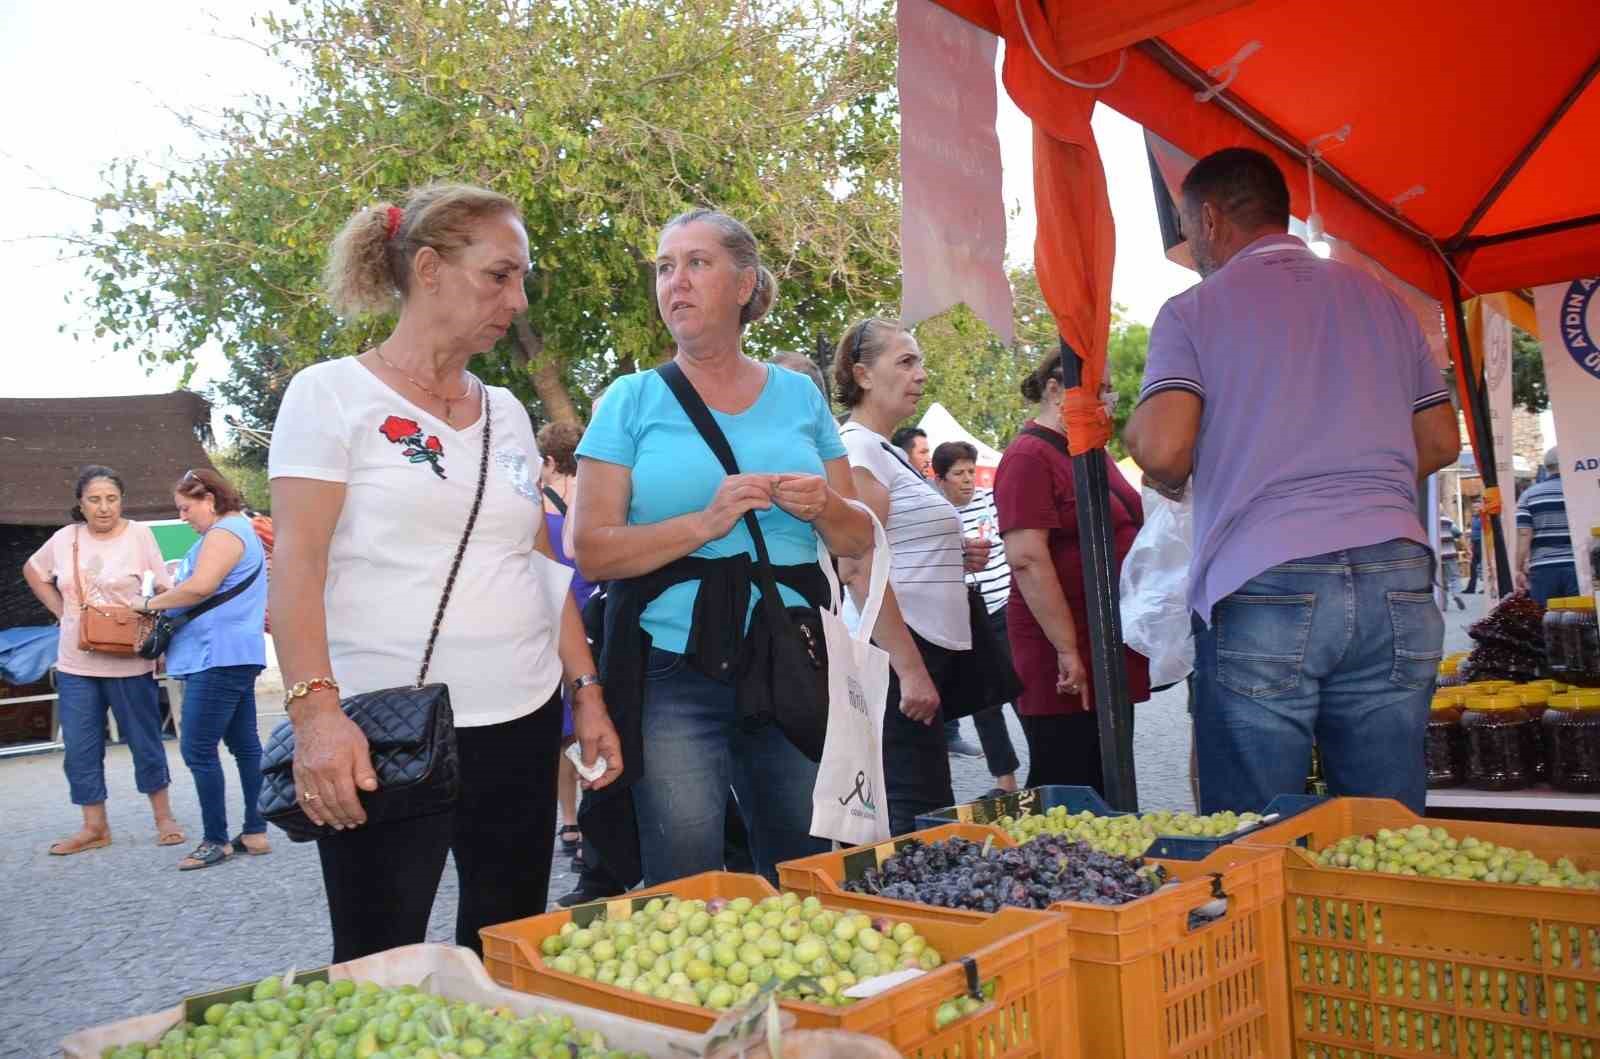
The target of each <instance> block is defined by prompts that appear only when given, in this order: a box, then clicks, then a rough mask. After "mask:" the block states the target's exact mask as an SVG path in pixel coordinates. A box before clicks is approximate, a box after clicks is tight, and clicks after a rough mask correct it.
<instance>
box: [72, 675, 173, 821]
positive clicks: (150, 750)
mask: <svg viewBox="0 0 1600 1059" xmlns="http://www.w3.org/2000/svg"><path fill="white" fill-rule="evenodd" d="M56 691H57V692H59V693H60V696H61V697H60V701H59V702H58V703H57V704H56V711H57V715H58V716H59V717H60V719H61V741H62V742H63V743H65V744H66V747H67V752H66V755H65V756H64V758H63V760H62V769H63V770H64V771H65V772H66V774H67V789H68V790H69V791H70V792H71V794H72V804H73V805H99V804H100V803H101V802H103V801H105V800H106V710H108V709H109V710H110V711H111V713H112V715H113V716H115V717H116V719H117V731H118V732H119V733H120V734H121V736H122V738H123V739H124V740H126V741H127V744H128V749H129V750H130V751H132V753H133V782H134V785H135V786H137V787H138V788H139V793H141V794H155V793H156V792H157V791H163V790H166V788H167V785H168V784H169V783H171V782H172V776H171V775H170V774H169V773H168V771H167V751H166V748H165V747H163V746H162V745H161V693H160V690H159V689H158V688H157V687H156V680H155V677H152V676H151V675H149V674H148V673H146V674H144V675H142V676H137V677H80V676H78V675H77V674H76V673H61V672H57V673H56Z"/></svg>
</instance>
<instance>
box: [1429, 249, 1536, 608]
mask: <svg viewBox="0 0 1600 1059" xmlns="http://www.w3.org/2000/svg"><path fill="white" fill-rule="evenodd" d="M1445 271H1446V272H1447V273H1448V274H1449V278H1450V311H1451V312H1454V313H1455V314H1456V334H1457V335H1458V336H1460V339H1461V366H1462V367H1463V368H1464V369H1465V370H1464V371H1462V372H1460V373H1459V375H1460V378H1461V385H1462V387H1463V388H1464V389H1465V391H1466V392H1465V393H1464V394H1462V398H1463V403H1464V404H1465V405H1466V406H1467V415H1469V416H1471V417H1472V427H1473V436H1474V437H1475V438H1476V439H1477V448H1475V449H1474V450H1473V453H1472V458H1473V460H1474V461H1476V463H1477V464H1478V474H1479V476H1480V477H1482V479H1483V487H1484V489H1485V490H1488V489H1490V488H1493V487H1496V486H1498V485H1499V484H1500V481H1499V475H1500V472H1499V469H1498V468H1497V467H1496V465H1495V461H1494V432H1493V430H1492V429H1491V428H1490V425H1489V395H1488V394H1487V393H1486V392H1485V391H1484V388H1483V387H1481V386H1479V385H1478V381H1479V378H1478V372H1477V369H1476V368H1474V367H1473V363H1472V341H1471V339H1469V338H1467V314H1466V313H1464V312H1462V311H1461V282H1460V281H1459V280H1458V279H1456V272H1455V269H1453V268H1451V269H1446V270H1445ZM1516 502H1517V483H1516V482H1515V481H1513V482H1512V483H1511V492H1510V495H1509V496H1507V495H1504V494H1502V495H1501V497H1500V504H1501V506H1502V507H1504V506H1505V505H1506V504H1515V503H1516ZM1435 517H1436V518H1437V516H1435ZM1485 521H1487V518H1486V519H1485ZM1501 525H1503V523H1498V524H1496V526H1495V527H1494V530H1493V531H1492V533H1485V534H1484V536H1485V537H1490V536H1492V538H1493V540H1494V570H1495V577H1496V583H1497V584H1498V585H1499V586H1500V591H1501V592H1506V593H1509V592H1510V591H1511V590H1512V580H1511V560H1510V559H1509V558H1508V557H1507V555H1506V542H1505V535H1504V534H1503V533H1501V532H1500V526H1501ZM1487 569H1488V567H1487V565H1485V570H1487ZM1490 605H1491V606H1493V603H1492V601H1491V604H1490Z"/></svg>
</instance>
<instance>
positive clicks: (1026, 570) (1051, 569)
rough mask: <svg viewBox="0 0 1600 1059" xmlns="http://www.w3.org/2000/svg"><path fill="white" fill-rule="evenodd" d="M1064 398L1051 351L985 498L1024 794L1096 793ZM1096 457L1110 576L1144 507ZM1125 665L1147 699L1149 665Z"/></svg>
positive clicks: (1095, 739) (1094, 732)
mask: <svg viewBox="0 0 1600 1059" xmlns="http://www.w3.org/2000/svg"><path fill="white" fill-rule="evenodd" d="M1064 392H1065V390H1064V388H1063V386H1062V382H1061V354H1060V353H1059V352H1057V353H1055V354H1053V355H1051V356H1050V357H1049V358H1048V359H1046V360H1045V361H1044V362H1043V363H1042V364H1040V365H1039V367H1038V368H1037V369H1035V370H1034V372H1033V374H1032V375H1029V376H1028V377H1027V378H1026V379H1024V380H1023V383H1022V395H1023V396H1024V397H1026V398H1027V399H1028V400H1030V401H1034V402H1036V403H1037V404H1038V411H1037V413H1036V414H1035V416H1034V418H1033V419H1032V420H1030V421H1029V423H1028V424H1027V425H1026V426H1025V427H1023V432H1022V433H1020V434H1018V435H1017V438H1016V440H1014V441H1013V442H1012V443H1011V444H1010V446H1009V447H1008V448H1007V449H1006V452H1005V456H1004V457H1002V458H1001V460H1000V467H999V469H998V470H997V471H996V472H995V479H994V500H995V507H996V508H997V509H998V510H999V513H1000V535H1001V537H1003V538H1004V539H1005V542H1006V556H1007V558H1008V559H1009V560H1010V562H1011V573H1012V578H1011V602H1010V609H1009V611H1008V614H1009V615H1010V618H1009V621H1008V623H1007V628H1008V632H1009V635H1010V640H1011V654H1012V661H1013V664H1014V665H1015V666H1016V670H1017V675H1018V676H1019V677H1021V678H1022V684H1023V691H1022V697H1021V698H1020V699H1019V700H1018V701H1017V703H1016V710H1017V715H1018V716H1019V717H1020V718H1021V719H1022V730H1023V732H1024V733H1025V734H1026V735H1027V737H1028V759H1029V768H1028V786H1029V787H1038V786H1043V785H1045V784H1057V783H1068V784H1083V785H1087V786H1090V787H1093V788H1095V789H1096V790H1098V791H1101V792H1102V793H1104V786H1105V784H1104V780H1103V779H1102V777H1101V773H1100V730H1099V727H1098V724H1097V722H1096V720H1095V716H1094V682H1093V679H1092V676H1091V674H1090V673H1089V671H1088V666H1089V662H1088V660H1089V657H1090V654H1089V631H1088V627H1087V625H1086V624H1085V616H1084V610H1085V608H1084V588H1083V559H1082V554H1081V553H1080V551H1079V549H1078V502H1077V494H1076V492H1074V485H1073V478H1072V460H1071V459H1070V458H1068V456H1067V454H1066V438H1065V436H1064V435H1063V434H1062V433H1061V398H1062V395H1063V393H1064ZM1041 433H1042V434H1044V436H1039V435H1040V434H1041ZM1102 456H1103V457H1104V459H1105V460H1106V463H1107V470H1108V472H1109V473H1108V475H1107V476H1108V477H1109V478H1110V480H1111V529H1112V540H1113V544H1114V550H1115V552H1116V556H1117V567H1118V569H1117V570H1113V571H1112V577H1113V578H1115V577H1117V576H1119V575H1120V573H1121V566H1122V559H1123V557H1124V556H1125V555H1127V554H1128V549H1129V548H1130V547H1132V545H1133V539H1134V537H1136V536H1137V535H1138V533H1139V527H1140V526H1141V525H1143V524H1144V508H1143V506H1142V505H1141V504H1140V502H1139V494H1138V493H1137V492H1135V491H1134V489H1133V487H1132V486H1130V485H1129V484H1128V483H1127V481H1126V479H1124V478H1123V477H1122V472H1121V471H1119V470H1117V468H1116V465H1115V464H1114V463H1113V462H1112V460H1111V456H1110V454H1109V453H1104V452H1103V453H1102ZM1124 658H1125V662H1126V664H1127V670H1128V694H1129V697H1130V698H1131V699H1132V700H1133V701H1134V702H1143V701H1144V700H1145V699H1148V698H1149V697H1150V673H1149V666H1148V664H1147V663H1146V662H1145V659H1144V657H1143V656H1142V655H1140V654H1137V653H1136V652H1134V651H1131V650H1127V649H1126V648H1124Z"/></svg>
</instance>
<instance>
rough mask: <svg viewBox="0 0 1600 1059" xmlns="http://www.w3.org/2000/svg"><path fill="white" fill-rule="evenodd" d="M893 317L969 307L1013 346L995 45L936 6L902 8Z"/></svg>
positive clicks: (911, 320)
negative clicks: (897, 271) (897, 297)
mask: <svg viewBox="0 0 1600 1059" xmlns="http://www.w3.org/2000/svg"><path fill="white" fill-rule="evenodd" d="M896 20H897V22H898V25H899V29H900V72H899V81H900V184H901V198H900V268H901V272H902V275H901V307H900V314H901V317H902V319H903V320H904V321H905V323H906V324H907V325H910V326H914V325H916V324H919V323H921V322H922V321H923V320H926V319H928V318H929V317H930V316H937V315H939V314H940V313H942V312H944V311H945V310H946V309H948V308H950V307H951V306H954V305H958V304H961V303H963V302H964V303H966V305H967V307H968V308H969V309H971V310H972V311H973V312H974V313H976V314H977V316H978V318H979V319H980V320H982V321H983V322H984V323H986V324H988V325H989V327H990V328H991V329H992V330H993V331H994V333H995V334H996V335H998V336H999V337H1000V340H1001V341H1002V342H1005V343H1006V344H1008V345H1009V344H1010V343H1011V340H1012V338H1013V327H1012V316H1011V283H1010V281H1009V280H1008V279H1007V278H1006V267H1005V262H1006V210H1005V200H1004V199H1003V198H1002V196H1001V190H1000V139H999V137H998V136H997V135H996V134H995V131H994V122H995V113H996V111H997V109H998V106H999V102H998V98H997V95H996V88H995V79H994V57H995V44H996V41H997V39H998V38H996V37H995V35H994V34H992V33H989V32H988V31H986V30H982V29H979V28H978V27H977V26H975V25H973V24H972V23H971V22H968V21H967V20H966V19H964V18H962V17H961V16H959V15H957V14H955V13H953V12H951V11H948V10H946V9H945V8H943V7H940V6H939V5H938V4H935V3H933V0H900V4H899V7H898V8H897V11H896Z"/></svg>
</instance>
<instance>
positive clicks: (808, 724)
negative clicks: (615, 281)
mask: <svg viewBox="0 0 1600 1059" xmlns="http://www.w3.org/2000/svg"><path fill="white" fill-rule="evenodd" d="M656 373H657V374H659V375H660V376H661V379H662V381H663V382H665V383H666V384H667V388H668V389H670V390H671V391H672V395H673V396H674V397H676V398H677V399H678V403H679V404H680V405H682V406H683V411H684V413H685V414H686V415H687V416H688V417H689V422H691V423H693V424H694V428H695V429H696V430H697V431H699V432H700V437H701V438H702V439H704V441H705V443H706V445H707V446H708V447H709V448H710V449H711V451H712V453H713V454H714V455H715V456H716V457H717V461H718V462H719V463H721V464H722V469H723V470H724V471H725V472H726V473H728V474H730V475H732V474H738V473H740V472H739V461H738V460H737V459H735V458H734V455H733V446H731V445H730V444H728V438H727V435H726V434H724V433H723V432H722V428H721V427H720V426H718V425H717V421H716V419H714V418H713V417H712V415H711V409H710V408H708V407H706V403H705V400H704V399H703V398H702V397H701V396H700V393H699V391H697V390H696V389H695V388H694V384H693V383H691V382H690V381H689V377H688V376H687V375H685V374H684V373H683V369H682V368H680V367H678V365H677V364H676V363H673V362H671V361H669V362H668V363H666V364H663V365H662V366H661V367H659V368H657V369H656ZM744 524H745V526H746V528H747V529H749V531H750V539H751V541H752V542H753V543H754V544H755V549H756V561H755V564H754V571H755V578H756V585H757V586H758V587H759V588H760V589H761V612H762V615H763V616H764V617H765V619H766V623H767V625H768V628H769V631H770V633H771V636H770V643H767V644H764V643H760V642H757V641H758V640H759V639H760V638H759V637H754V636H752V637H751V641H752V642H751V644H750V647H751V651H752V667H753V668H754V670H755V679H753V680H745V681H742V682H741V686H740V687H741V696H740V697H741V700H742V701H741V702H740V707H741V709H742V710H744V711H745V712H746V716H747V717H750V718H751V719H759V718H760V716H761V715H762V714H767V715H769V716H771V717H772V719H774V720H776V721H777V723H778V726H779V727H780V728H781V729H782V730H783V733H784V734H785V735H786V736H788V737H789V741H790V742H792V743H794V745H795V746H796V747H797V748H799V750H800V751H801V753H803V754H805V755H806V756H807V757H808V758H810V759H811V760H813V761H820V760H821V759H822V745H823V742H824V740H825V738H826V735H827V728H828V678H827V647H826V644H825V641H824V640H823V637H822V628H821V621H820V619H817V620H816V621H814V622H808V621H805V620H802V621H796V620H795V617H794V616H792V615H791V614H790V612H789V610H788V608H786V607H785V606H784V605H783V597H782V596H780V595H779V594H778V582H777V578H776V577H774V576H773V572H772V559H771V556H770V555H769V554H768V552H767V540H766V537H765V536H763V534H762V532H761V523H760V522H759V521H758V520H757V519H756V514H755V512H754V511H746V512H745V514H744ZM810 616H811V617H815V612H814V611H812V612H810ZM754 628H755V626H754V625H752V629H754ZM802 652H803V654H804V659H803V660H802V658H801V657H800V656H801V653H802ZM780 685H781V686H782V687H783V688H784V694H781V695H780V694H777V686H780ZM752 698H764V699H765V700H766V701H763V702H750V701H745V700H750V699H752Z"/></svg>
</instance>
